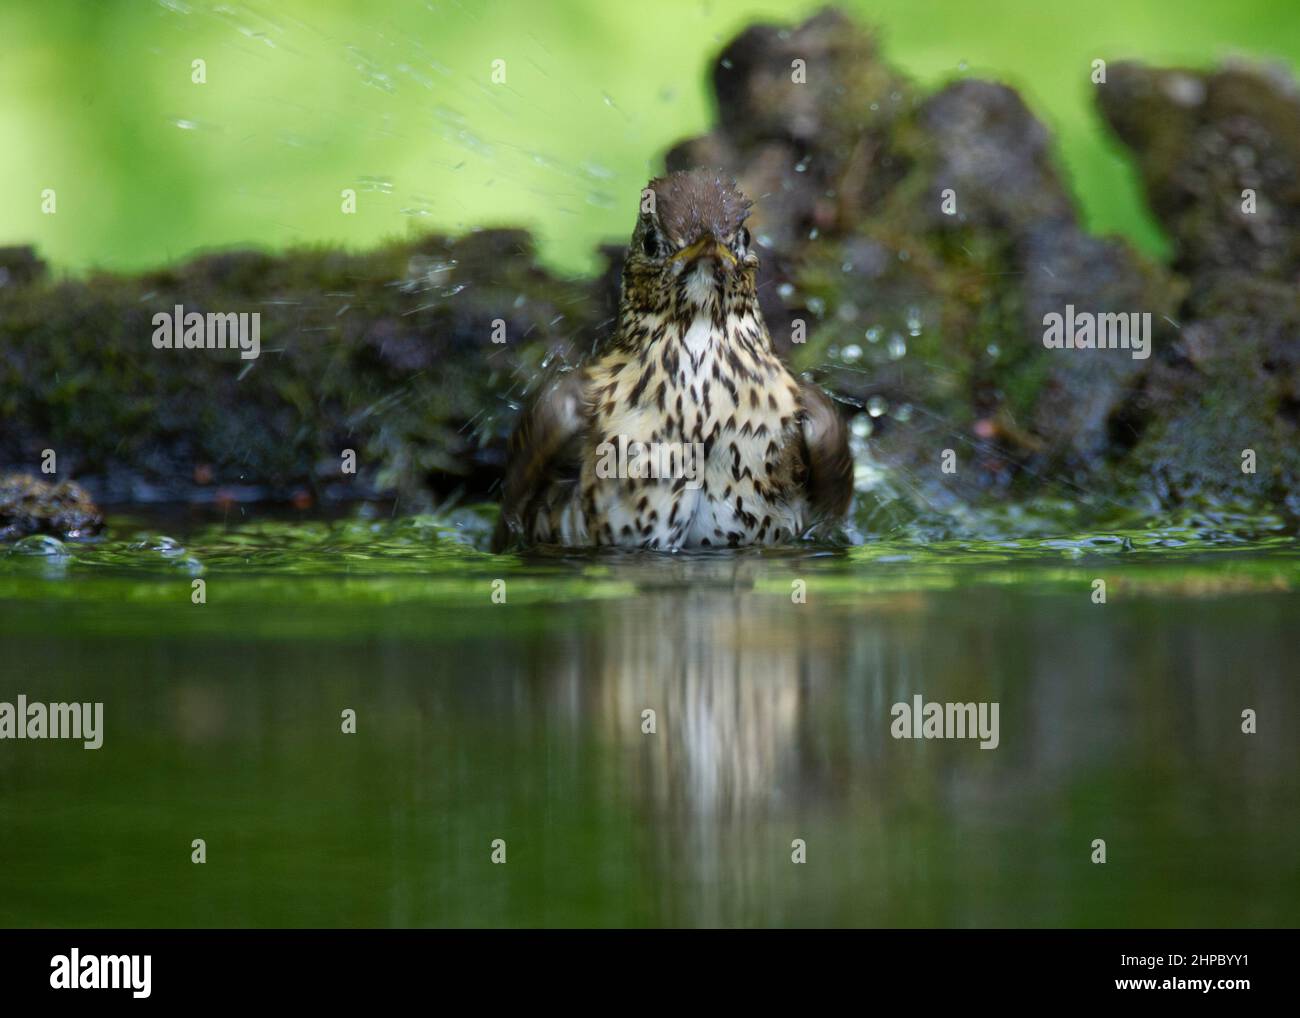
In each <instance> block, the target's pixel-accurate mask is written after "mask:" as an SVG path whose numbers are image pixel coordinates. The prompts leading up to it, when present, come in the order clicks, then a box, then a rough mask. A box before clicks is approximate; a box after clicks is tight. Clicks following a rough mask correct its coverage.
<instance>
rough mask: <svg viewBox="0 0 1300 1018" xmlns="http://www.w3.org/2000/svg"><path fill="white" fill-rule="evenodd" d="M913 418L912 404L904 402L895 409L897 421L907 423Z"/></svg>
mask: <svg viewBox="0 0 1300 1018" xmlns="http://www.w3.org/2000/svg"><path fill="white" fill-rule="evenodd" d="M911 419H912V405H911V404H910V403H904V404H903V405H902V406H900V407H899V408H898V409H897V410H895V411H894V420H896V421H901V422H902V423H904V424H906V423H907V422H908V421H910V420H911Z"/></svg>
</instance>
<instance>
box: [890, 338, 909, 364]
mask: <svg viewBox="0 0 1300 1018" xmlns="http://www.w3.org/2000/svg"><path fill="white" fill-rule="evenodd" d="M906 353H907V340H905V339H904V338H903V337H902V336H901V335H900V334H899V333H897V332H895V333H894V334H893V335H892V336H890V337H889V356H890V358H891V359H893V360H898V359H899V358H901V357H902V356H903V355H904V354H906Z"/></svg>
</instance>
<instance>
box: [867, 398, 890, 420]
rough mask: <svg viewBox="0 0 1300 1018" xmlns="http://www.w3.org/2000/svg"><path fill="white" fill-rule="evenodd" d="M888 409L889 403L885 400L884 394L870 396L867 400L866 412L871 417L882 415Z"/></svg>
mask: <svg viewBox="0 0 1300 1018" xmlns="http://www.w3.org/2000/svg"><path fill="white" fill-rule="evenodd" d="M888 409H889V404H888V403H886V402H885V397H884V396H872V397H871V398H870V399H869V400H867V413H869V414H870V415H871V416H872V417H882V416H884V413H885V411H886V410H888Z"/></svg>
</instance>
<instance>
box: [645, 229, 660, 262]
mask: <svg viewBox="0 0 1300 1018" xmlns="http://www.w3.org/2000/svg"><path fill="white" fill-rule="evenodd" d="M641 247H642V248H643V249H644V251H645V253H646V256H647V257H649V258H654V257H655V256H657V255H658V254H659V238H658V237H656V236H655V234H654V230H646V232H645V236H643V237H642V238H641Z"/></svg>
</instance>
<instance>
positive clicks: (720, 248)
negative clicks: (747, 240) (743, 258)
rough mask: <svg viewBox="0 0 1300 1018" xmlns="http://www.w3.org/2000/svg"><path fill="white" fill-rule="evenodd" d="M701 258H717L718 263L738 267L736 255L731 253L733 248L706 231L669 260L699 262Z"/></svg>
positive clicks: (688, 262)
mask: <svg viewBox="0 0 1300 1018" xmlns="http://www.w3.org/2000/svg"><path fill="white" fill-rule="evenodd" d="M701 258H716V259H717V260H718V263H719V264H721V265H725V266H727V267H728V268H732V269H734V268H735V267H736V256H735V255H734V254H732V253H731V249H730V248H728V247H727V245H726V244H724V243H722V241H720V240H718V239H717V238H716V237H714V236H713V235H712V234H711V233H706V234H705V235H704V236H703V237H701V238H700V239H699V240H697V241H696V242H695V243H694V244H691V245H690V246H689V247H684V248H682V249H681V250H680V251H678V252H677V253H676V254H674V255H671V256H670V257H669V259H668V260H669V261H672V262H679V261H685V262H687V264H690V263H691V262H697V261H699V260H700V259H701Z"/></svg>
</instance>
